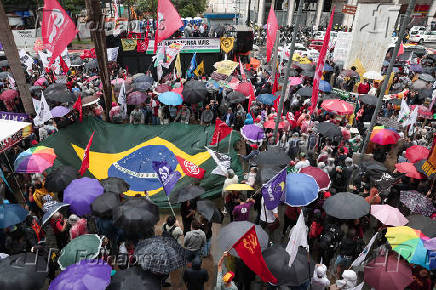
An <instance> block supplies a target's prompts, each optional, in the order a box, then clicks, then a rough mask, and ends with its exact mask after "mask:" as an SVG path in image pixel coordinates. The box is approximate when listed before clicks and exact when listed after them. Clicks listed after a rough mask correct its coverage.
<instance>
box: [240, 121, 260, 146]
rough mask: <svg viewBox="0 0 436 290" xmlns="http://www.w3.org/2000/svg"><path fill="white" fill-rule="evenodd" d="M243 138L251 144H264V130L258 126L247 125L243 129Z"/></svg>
mask: <svg viewBox="0 0 436 290" xmlns="http://www.w3.org/2000/svg"><path fill="white" fill-rule="evenodd" d="M241 134H242V136H243V137H244V138H245V139H247V140H248V141H250V142H254V143H257V142H262V140H263V139H264V138H265V132H264V131H263V129H262V128H261V127H259V126H257V125H254V124H251V125H245V126H244V127H242V129H241Z"/></svg>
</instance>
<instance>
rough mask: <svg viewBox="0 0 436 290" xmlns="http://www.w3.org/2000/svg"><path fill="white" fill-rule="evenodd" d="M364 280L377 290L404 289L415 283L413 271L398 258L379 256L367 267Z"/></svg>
mask: <svg viewBox="0 0 436 290" xmlns="http://www.w3.org/2000/svg"><path fill="white" fill-rule="evenodd" d="M364 280H365V282H366V283H367V284H368V285H369V286H371V287H373V288H375V289H383V290H398V289H404V288H405V287H407V286H408V285H409V284H410V283H412V282H413V278H412V269H411V268H410V266H409V265H408V264H407V262H404V260H399V259H398V257H397V256H394V255H389V256H379V257H377V258H375V259H374V260H372V261H370V262H369V263H368V264H367V265H366V266H365V270H364Z"/></svg>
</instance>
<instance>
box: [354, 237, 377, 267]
mask: <svg viewBox="0 0 436 290" xmlns="http://www.w3.org/2000/svg"><path fill="white" fill-rule="evenodd" d="M376 238H377V233H375V235H373V236H372V238H371V240H369V243H368V244H367V245H366V246H365V248H363V251H362V253H360V254H359V256H358V257H357V258H356V260H354V261H353V263H352V264H351V267H359V266H360V265H362V263H363V261H364V260H365V258H366V255H368V252H369V250H371V247H372V244H374V242H375V239H376Z"/></svg>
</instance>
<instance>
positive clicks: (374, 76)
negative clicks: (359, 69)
mask: <svg viewBox="0 0 436 290" xmlns="http://www.w3.org/2000/svg"><path fill="white" fill-rule="evenodd" d="M363 77H364V78H365V79H370V80H376V81H380V80H382V79H383V76H382V75H381V73H379V72H376V71H373V70H370V71H367V72H365V73H364V74H363Z"/></svg>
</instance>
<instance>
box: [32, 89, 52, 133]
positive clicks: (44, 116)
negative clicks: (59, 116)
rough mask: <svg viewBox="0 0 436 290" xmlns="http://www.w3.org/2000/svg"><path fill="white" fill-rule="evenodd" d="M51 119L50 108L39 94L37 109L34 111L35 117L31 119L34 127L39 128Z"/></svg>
mask: <svg viewBox="0 0 436 290" xmlns="http://www.w3.org/2000/svg"><path fill="white" fill-rule="evenodd" d="M35 109H36V108H35ZM51 118H53V116H52V114H51V112H50V107H49V106H48V104H47V101H46V100H45V98H44V93H41V101H40V102H39V107H38V108H37V110H36V117H35V118H33V123H35V125H36V126H41V125H43V124H44V123H45V122H47V121H48V120H50V119H51Z"/></svg>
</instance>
